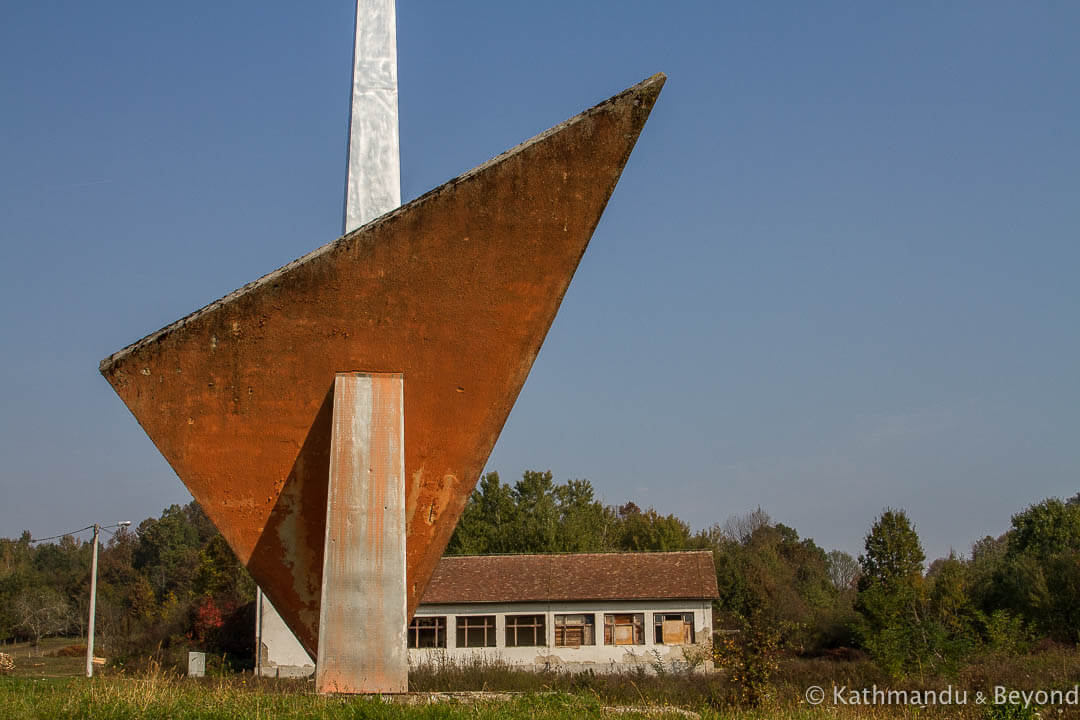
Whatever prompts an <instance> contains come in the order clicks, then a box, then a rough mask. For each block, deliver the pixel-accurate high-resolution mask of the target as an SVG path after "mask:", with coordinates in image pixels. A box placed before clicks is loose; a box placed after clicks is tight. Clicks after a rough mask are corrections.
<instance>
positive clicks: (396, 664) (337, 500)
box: [315, 373, 409, 693]
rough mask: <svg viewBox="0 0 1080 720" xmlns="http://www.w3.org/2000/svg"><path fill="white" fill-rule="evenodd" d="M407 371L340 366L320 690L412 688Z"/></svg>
mask: <svg viewBox="0 0 1080 720" xmlns="http://www.w3.org/2000/svg"><path fill="white" fill-rule="evenodd" d="M402 391H403V386H402V376H401V374H400V373H338V374H337V376H336V377H335V380H334V411H333V425H332V429H331V435H330V484H329V487H328V489H327V498H326V543H325V546H324V555H323V578H322V603H321V612H320V616H319V654H318V662H317V663H316V664H315V685H316V689H317V690H318V691H319V692H322V693H330V692H344V693H376V692H377V693H400V692H405V691H406V690H407V689H408V674H409V659H408V651H407V649H406V631H405V626H406V602H405V448H404V442H403V440H404V435H405V425H404V412H403V402H404V398H403V392H402Z"/></svg>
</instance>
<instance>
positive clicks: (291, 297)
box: [101, 74, 665, 656]
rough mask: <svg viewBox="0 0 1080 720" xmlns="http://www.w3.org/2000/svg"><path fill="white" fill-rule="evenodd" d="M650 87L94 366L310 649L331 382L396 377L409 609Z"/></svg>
mask: <svg viewBox="0 0 1080 720" xmlns="http://www.w3.org/2000/svg"><path fill="white" fill-rule="evenodd" d="M664 80H665V77H664V76H663V75H662V74H660V75H655V76H653V77H651V78H649V79H647V80H645V81H644V82H642V83H641V84H639V85H636V86H634V87H632V88H630V89H629V90H626V91H625V92H623V93H620V94H619V95H616V96H615V97H613V98H611V99H609V100H607V101H605V102H603V103H601V104H600V105H597V106H596V107H594V108H592V109H590V110H587V111H585V112H584V113H582V114H580V115H577V116H575V117H574V118H571V119H570V120H568V121H567V122H565V123H563V124H561V125H559V126H557V127H554V128H552V129H551V130H548V131H547V132H545V133H542V134H541V135H538V136H537V137H535V138H533V139H532V140H529V141H527V142H525V143H523V144H521V145H519V146H518V147H516V148H514V149H512V150H510V151H508V152H506V153H504V154H502V155H500V156H498V157H496V158H494V159H493V160H491V161H489V162H487V163H485V164H483V165H481V166H480V167H478V168H476V169H474V170H472V171H470V172H468V173H466V174H464V175H462V176H460V177H458V178H455V179H454V180H451V181H450V182H448V183H446V184H445V185H442V186H441V187H439V188H437V189H435V190H432V191H431V192H429V193H427V194H426V195H424V196H422V197H420V198H418V199H416V200H414V201H413V202H411V203H409V204H408V205H405V206H403V207H401V208H398V209H397V210H395V211H393V212H391V213H388V214H387V215H384V216H382V217H380V218H378V219H377V220H375V221H373V222H371V223H369V224H368V225H365V226H364V227H362V228H360V229H359V230H357V231H355V232H352V233H350V234H348V235H346V236H344V237H342V238H340V239H338V240H336V241H334V242H332V243H330V244H329V245H325V246H323V247H321V248H319V249H318V250H315V251H314V252H312V253H310V254H309V255H307V256H305V257H303V258H301V259H299V260H297V261H295V262H293V263H291V264H289V265H287V266H285V267H283V268H281V269H280V270H277V271H275V272H273V273H270V274H269V275H266V276H265V277H263V278H261V279H259V280H257V281H255V282H253V283H251V284H249V285H246V286H244V287H243V288H241V289H239V290H237V291H236V292H234V293H232V294H231V295H228V296H227V297H225V298H222V299H221V300H218V301H217V302H215V303H212V304H210V305H208V306H207V307H205V308H203V309H201V310H198V311H197V312H195V313H192V314H191V315H189V316H187V317H185V318H183V319H182V320H179V321H177V322H176V323H174V324H172V325H170V326H168V327H166V328H164V329H162V330H159V331H158V332H156V333H154V334H152V335H150V336H148V337H146V338H144V339H142V340H140V341H139V342H137V343H135V344H133V345H131V346H130V347H127V348H125V349H124V350H121V351H120V352H118V353H116V354H114V355H112V356H111V357H108V358H106V359H105V360H103V361H102V363H101V372H102V374H103V375H104V376H105V377H106V379H108V381H109V382H110V383H111V384H112V386H113V388H114V389H115V390H116V392H117V393H118V394H119V395H120V397H121V398H122V399H123V401H124V402H125V403H126V404H127V406H128V408H130V409H131V412H132V413H133V414H134V415H135V417H136V419H137V420H138V421H139V424H140V425H142V427H143V429H144V430H145V431H146V433H147V434H148V435H149V436H150V438H151V439H152V440H153V442H154V444H155V445H156V446H157V448H158V450H160V451H161V453H162V454H163V455H164V456H165V458H166V459H167V460H168V462H169V464H170V465H171V466H172V468H173V469H174V470H175V471H176V474H177V475H179V476H180V479H181V480H183V482H184V484H185V485H186V486H187V487H188V489H189V490H190V491H191V494H192V495H193V496H194V497H195V499H196V500H197V501H198V502H199V504H200V505H201V506H202V507H203V510H204V511H205V512H206V514H207V515H208V516H209V517H210V519H211V520H212V521H213V522H214V524H215V525H216V526H217V527H218V529H219V530H220V531H221V533H222V534H223V535H224V536H225V539H226V540H227V541H228V542H229V544H230V545H231V546H232V548H233V550H235V552H236V554H237V556H238V557H239V558H240V560H241V561H242V562H244V563H245V565H246V566H247V567H248V569H249V570H250V571H251V574H252V576H253V577H254V578H255V580H256V581H257V582H258V583H259V585H260V586H261V587H262V588H263V589H264V591H265V592H266V594H267V595H268V596H269V598H270V600H271V602H273V604H274V606H275V607H276V608H277V609H278V611H279V612H280V613H281V615H282V617H283V618H284V620H285V621H286V623H287V624H288V625H289V627H290V628H291V629H292V630H293V632H295V633H296V635H297V637H298V638H299V639H300V641H301V642H302V643H303V644H304V646H305V647H306V648H307V650H308V652H310V653H312V656H314V654H315V649H316V648H317V647H318V627H319V596H320V586H321V574H322V556H323V538H324V532H325V517H326V487H327V477H328V454H329V433H330V417H331V416H330V410H331V400H332V390H333V382H334V375H335V373H338V372H349V371H368V372H400V373H403V374H404V386H405V391H404V392H405V395H404V412H405V474H406V488H405V497H406V523H407V528H408V530H407V533H408V538H407V570H406V573H407V593H408V607H409V615H410V616H411V615H412V613H413V611H414V610H415V609H416V606H417V603H418V602H419V598H420V594H421V593H422V591H423V589H424V586H425V585H426V583H427V581H428V579H429V578H430V577H431V574H432V572H433V571H434V569H435V565H436V563H437V562H438V560H439V558H440V556H441V555H442V552H443V550H444V549H445V547H446V544H447V542H448V541H449V539H450V535H451V534H452V533H453V531H454V526H455V524H456V523H457V519H458V517H459V515H460V514H461V511H462V508H463V507H464V505H465V501H466V500H467V498H468V497H469V493H470V492H471V491H472V489H473V487H474V486H475V484H476V481H477V479H478V478H479V474H480V472H481V471H482V470H483V468H484V464H485V463H486V461H487V458H488V455H489V454H490V453H491V450H492V448H493V447H494V445H495V441H496V439H497V438H498V436H499V433H500V431H501V430H502V427H503V424H504V423H505V422H506V418H507V416H508V415H509V413H510V409H511V407H513V404H514V401H515V399H516V398H517V395H518V393H519V392H520V390H521V387H522V385H523V384H524V383H525V379H526V377H527V376H528V374H529V370H530V368H531V367H532V364H533V361H534V359H535V358H536V355H537V353H538V352H539V350H540V345H541V344H542V343H543V340H544V336H545V335H546V334H547V331H548V329H549V328H550V327H551V323H552V321H553V320H554V318H555V313H556V311H557V310H558V308H559V304H560V303H561V302H562V298H563V295H564V294H565V293H566V289H567V286H568V285H569V283H570V279H571V277H572V276H573V274H574V271H575V269H576V268H577V265H578V262H579V261H580V259H581V256H582V253H584V251H585V247H586V245H587V244H588V242H589V238H590V237H591V236H592V234H593V230H594V229H595V228H596V225H597V223H598V222H599V220H600V215H601V213H602V212H603V210H604V206H605V205H606V204H607V201H608V198H609V197H610V196H611V193H612V191H613V190H614V188H615V183H616V182H617V181H618V179H619V175H620V174H621V172H622V169H623V167H624V165H625V164H626V161H627V158H628V157H629V155H630V151H631V150H632V149H633V147H634V144H635V142H636V141H637V138H638V135H639V134H640V132H641V129H642V127H643V126H644V124H645V121H646V119H647V118H648V115H649V112H650V111H651V109H652V106H653V103H654V102H655V101H656V98H657V96H658V95H659V93H660V89H661V87H662V86H663V84H664Z"/></svg>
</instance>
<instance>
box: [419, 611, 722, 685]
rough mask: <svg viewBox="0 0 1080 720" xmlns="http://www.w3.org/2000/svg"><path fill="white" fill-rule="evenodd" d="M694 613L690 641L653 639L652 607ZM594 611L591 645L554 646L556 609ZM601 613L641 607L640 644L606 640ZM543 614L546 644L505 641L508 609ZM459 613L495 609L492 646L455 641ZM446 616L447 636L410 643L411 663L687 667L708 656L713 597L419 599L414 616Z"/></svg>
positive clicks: (574, 668)
mask: <svg viewBox="0 0 1080 720" xmlns="http://www.w3.org/2000/svg"><path fill="white" fill-rule="evenodd" d="M671 612H683V613H693V623H694V639H695V642H694V644H693V645H689V646H688V645H664V644H657V643H656V642H655V638H654V633H653V615H654V613H671ZM577 613H593V614H595V616H596V624H595V626H594V627H595V639H596V644H595V645H585V646H581V647H555V615H557V614H559V615H561V614H577ZM605 613H618V614H623V613H643V614H644V615H645V618H644V622H645V624H644V630H645V632H644V635H645V637H644V640H645V643H644V644H642V645H605V644H604V614H605ZM540 614H543V615H544V616H545V632H546V636H547V637H546V644H545V646H544V647H506V616H507V615H540ZM461 615H495V623H496V628H495V637H496V646H495V647H484V648H472V647H462V648H459V647H457V646H456V639H457V638H456V635H457V633H456V626H457V618H458V616H461ZM433 616H444V617H446V628H447V638H446V647H445V648H419V649H418V648H410V649H409V664H410V665H411V666H413V667H416V666H419V665H425V664H428V665H430V664H439V663H442V662H447V661H449V662H456V663H460V662H468V661H470V660H473V659H476V658H484V659H487V660H501V661H503V662H507V663H510V664H514V665H522V666H527V667H533V668H537V669H540V668H544V669H546V668H551V669H561V670H571V671H577V670H594V671H597V672H604V671H617V670H625V669H628V668H633V667H643V668H645V669H646V670H653V669H655V664H656V663H657V662H658V661H659V662H663V663H664V665H665V666H666V667H667V668H668V669H673V668H685V667H687V665H689V664H694V659H695V658H702V657H706V658H707V656H708V655H707V647H708V645H709V643H711V640H712V603H711V602H710V601H708V600H653V601H642V602H637V601H626V602H568V603H513V604H503V603H477V604H471V605H421V606H420V607H419V608H418V609H417V611H416V617H433ZM698 668H699V669H701V670H703V671H709V670H711V669H712V662H711V661H709V660H707V659H706V660H704V661H702V662H701V664H700V665H699V666H698Z"/></svg>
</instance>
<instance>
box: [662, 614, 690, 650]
mask: <svg viewBox="0 0 1080 720" xmlns="http://www.w3.org/2000/svg"><path fill="white" fill-rule="evenodd" d="M653 631H654V633H655V634H654V640H655V642H656V644H657V645H691V644H693V642H694V613H653Z"/></svg>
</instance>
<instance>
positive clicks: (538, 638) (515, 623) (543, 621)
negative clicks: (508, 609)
mask: <svg viewBox="0 0 1080 720" xmlns="http://www.w3.org/2000/svg"><path fill="white" fill-rule="evenodd" d="M525 621H530V622H525ZM503 626H504V632H503V639H504V644H505V647H508V648H510V647H547V615H546V614H545V613H525V614H514V615H507V616H506V617H505V619H504V623H503ZM530 635H531V636H532V642H529V636H530ZM511 638H512V639H511Z"/></svg>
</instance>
